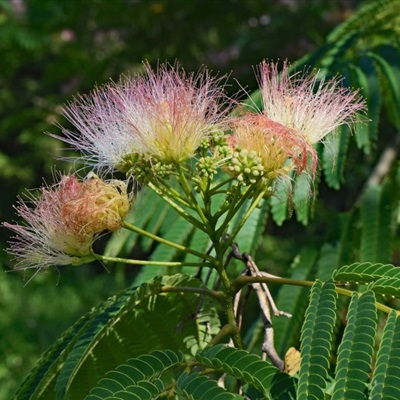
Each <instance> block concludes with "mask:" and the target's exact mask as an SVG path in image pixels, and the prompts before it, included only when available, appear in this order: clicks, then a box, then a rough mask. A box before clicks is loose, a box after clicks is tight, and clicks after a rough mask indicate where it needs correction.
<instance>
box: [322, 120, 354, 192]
mask: <svg viewBox="0 0 400 400" xmlns="http://www.w3.org/2000/svg"><path fill="white" fill-rule="evenodd" d="M349 138H350V132H349V127H348V126H347V125H342V126H341V127H340V128H339V130H338V132H337V133H336V134H335V135H330V137H329V143H327V144H326V145H325V146H324V148H323V153H322V154H323V155H322V160H323V169H324V176H325V179H326V183H327V184H328V186H329V187H331V188H333V189H336V190H338V189H339V188H340V186H341V184H342V183H343V182H344V177H343V171H344V167H345V164H346V158H347V149H348V147H349Z"/></svg>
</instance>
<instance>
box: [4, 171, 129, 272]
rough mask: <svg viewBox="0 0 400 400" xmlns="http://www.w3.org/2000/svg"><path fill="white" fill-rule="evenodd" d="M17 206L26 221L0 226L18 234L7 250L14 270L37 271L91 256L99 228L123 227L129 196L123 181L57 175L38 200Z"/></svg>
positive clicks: (78, 261)
mask: <svg viewBox="0 0 400 400" xmlns="http://www.w3.org/2000/svg"><path fill="white" fill-rule="evenodd" d="M28 203H31V204H32V207H29V206H28ZM16 210H17V214H18V215H19V216H20V217H22V218H23V219H24V220H25V223H24V224H23V225H17V224H15V225H14V224H9V223H4V224H3V225H4V226H5V227H6V228H9V229H11V230H13V231H14V232H15V233H16V236H15V237H13V238H12V241H11V242H10V245H11V246H10V248H9V249H8V252H9V253H10V254H12V255H13V256H14V257H15V261H16V268H20V269H25V268H39V269H40V268H43V267H48V266H52V265H70V264H72V265H79V264H81V263H83V262H87V261H88V260H91V259H92V257H91V253H92V245H93V242H94V241H95V240H96V238H97V237H98V234H99V233H101V232H102V231H104V230H115V229H117V228H118V227H120V226H121V225H122V220H123V218H124V217H125V215H126V214H127V212H128V210H129V199H128V196H127V194H126V187H125V183H124V182H121V181H118V183H116V182H115V181H110V183H106V182H103V181H101V180H100V179H99V178H97V177H95V178H93V179H86V180H84V181H83V182H79V181H78V180H77V179H76V178H75V177H74V176H61V179H60V181H59V182H58V183H56V184H54V185H52V186H48V187H43V188H41V196H40V197H39V198H38V199H36V198H35V197H33V196H32V195H29V201H28V202H25V201H23V200H22V199H19V202H18V205H17V207H16Z"/></svg>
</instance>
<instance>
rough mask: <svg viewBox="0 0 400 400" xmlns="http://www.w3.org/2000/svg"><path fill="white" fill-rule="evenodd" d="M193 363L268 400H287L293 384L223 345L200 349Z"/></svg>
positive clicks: (264, 364)
mask: <svg viewBox="0 0 400 400" xmlns="http://www.w3.org/2000/svg"><path fill="white" fill-rule="evenodd" d="M196 359H197V360H198V361H199V362H200V363H201V364H202V365H204V366H207V367H210V368H215V369H217V370H218V371H220V372H225V373H227V374H230V375H233V376H234V377H236V378H237V379H240V380H241V381H242V382H245V383H249V384H251V385H253V386H254V387H255V388H257V389H258V390H260V391H261V392H262V393H263V394H264V396H265V398H268V399H282V400H284V399H285V400H286V399H288V400H289V399H290V398H293V397H292V396H294V391H295V383H296V380H295V379H294V378H292V377H290V376H289V375H287V374H285V373H283V372H281V371H279V370H278V369H277V368H276V367H274V366H273V365H272V364H271V363H270V362H269V361H263V360H261V358H260V357H259V356H257V355H255V354H250V353H248V352H247V351H245V350H239V349H236V348H234V347H226V346H225V345H221V344H219V345H216V346H210V347H206V348H204V350H202V351H200V352H199V353H198V354H197V356H196Z"/></svg>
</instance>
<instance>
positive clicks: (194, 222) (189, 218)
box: [148, 182, 208, 233]
mask: <svg viewBox="0 0 400 400" xmlns="http://www.w3.org/2000/svg"><path fill="white" fill-rule="evenodd" d="M148 186H149V188H150V189H152V190H154V192H156V193H157V194H158V195H159V196H160V197H162V198H163V199H164V200H165V201H166V202H167V203H168V204H169V205H170V206H171V207H172V208H173V209H174V210H175V211H176V212H177V213H178V214H179V215H181V216H182V217H183V218H185V219H186V221H188V222H190V223H191V224H192V225H194V226H195V227H196V228H198V229H200V230H202V231H203V232H206V233H208V232H207V229H206V227H205V226H204V225H203V224H202V222H201V221H199V220H197V219H196V218H194V217H192V216H191V215H190V214H188V213H187V212H186V211H185V210H184V209H183V208H182V207H180V206H179V205H178V204H176V203H175V202H174V201H173V200H172V199H171V197H169V196H168V193H165V192H164V191H162V190H160V188H158V187H157V186H156V185H154V183H152V182H149V183H148ZM188 207H189V208H191V207H190V206H188Z"/></svg>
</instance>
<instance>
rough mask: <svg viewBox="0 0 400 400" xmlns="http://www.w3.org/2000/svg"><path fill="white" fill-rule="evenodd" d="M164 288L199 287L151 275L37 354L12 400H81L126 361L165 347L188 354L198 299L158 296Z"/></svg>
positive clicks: (195, 326)
mask: <svg viewBox="0 0 400 400" xmlns="http://www.w3.org/2000/svg"><path fill="white" fill-rule="evenodd" d="M165 285H167V286H169V287H171V286H185V287H199V286H201V285H202V283H201V282H200V281H199V280H197V279H196V278H193V277H190V276H187V275H174V276H169V277H156V278H154V279H153V280H152V281H150V282H148V283H146V284H143V285H142V286H140V287H138V288H129V289H127V290H125V291H124V292H122V293H121V294H120V295H118V296H114V297H113V298H110V299H109V300H108V301H107V302H105V303H104V304H103V305H102V306H101V307H99V308H97V309H94V310H92V311H91V312H90V313H88V314H87V315H86V316H84V317H83V318H82V319H81V321H79V323H77V324H76V325H74V327H73V328H71V330H69V331H68V332H67V333H66V334H65V335H64V336H63V337H62V339H60V342H57V343H56V345H54V346H53V347H52V348H51V349H50V350H49V351H48V352H47V353H46V354H45V355H44V356H43V359H42V360H43V361H42V362H41V363H40V364H39V365H38V367H37V368H36V369H35V370H34V371H33V372H32V374H31V375H30V376H29V377H28V378H27V380H26V382H25V384H24V385H23V386H22V387H21V389H20V391H19V392H18V393H17V394H16V395H15V397H14V398H15V399H16V400H19V399H26V398H35V396H36V398H40V399H44V400H45V399H51V400H54V399H74V400H75V399H78V398H84V396H85V395H87V394H88V393H89V392H90V390H91V389H92V388H93V387H94V386H95V385H97V383H98V381H99V379H101V378H103V377H104V376H105V374H106V373H107V372H108V371H110V370H113V369H114V368H116V367H117V366H118V365H120V364H122V363H125V362H126V360H127V359H128V358H131V357H134V356H139V355H141V354H148V353H150V352H152V351H154V350H160V349H167V348H169V349H172V350H174V351H178V350H183V351H186V352H187V353H189V352H188V350H187V345H186V342H185V339H186V338H188V337H190V338H191V341H192V342H194V341H195V340H196V338H199V337H200V336H201V334H200V333H199V332H198V329H199V324H198V323H197V322H196V321H195V320H194V319H192V318H190V316H191V315H192V314H193V312H194V311H195V310H196V307H197V303H198V296H190V297H188V296H184V295H183V294H182V293H181V292H176V293H169V294H168V296H165V295H159V294H160V293H161V292H162V288H163V287H164V286H165ZM204 318H206V315H205V316H204ZM204 318H203V319H204ZM214 319H215V318H214ZM183 320H185V323H182V322H183ZM214 322H215V321H214ZM203 323H205V321H203ZM195 345H196V344H195V343H192V346H195ZM201 346H204V344H203V343H198V344H197V345H196V347H197V348H199V347H201ZM147 364H149V363H147ZM150 365H151V363H150ZM32 396H34V397H32Z"/></svg>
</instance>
